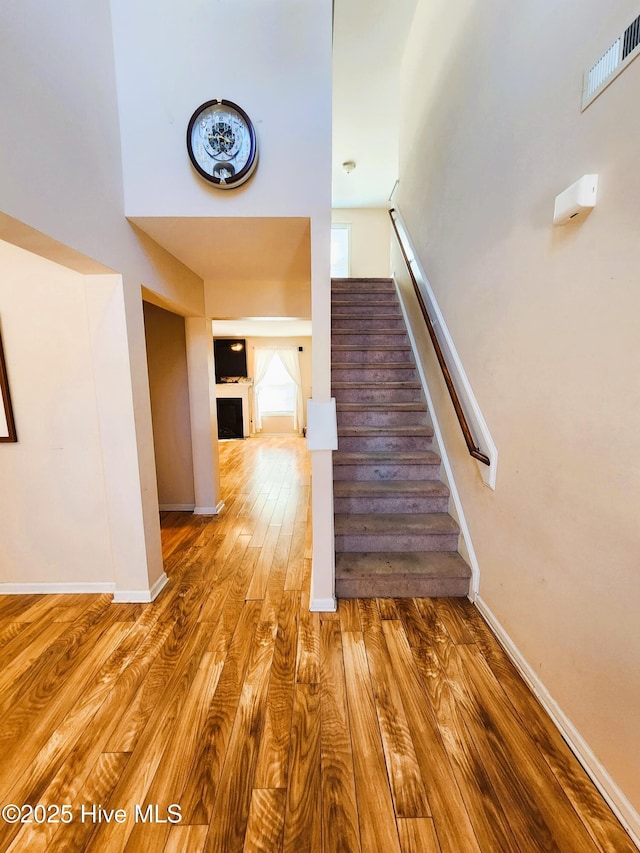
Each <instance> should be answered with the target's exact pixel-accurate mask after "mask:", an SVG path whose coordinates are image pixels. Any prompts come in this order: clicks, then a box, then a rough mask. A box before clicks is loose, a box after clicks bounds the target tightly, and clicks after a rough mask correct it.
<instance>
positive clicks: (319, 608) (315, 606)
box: [309, 597, 338, 613]
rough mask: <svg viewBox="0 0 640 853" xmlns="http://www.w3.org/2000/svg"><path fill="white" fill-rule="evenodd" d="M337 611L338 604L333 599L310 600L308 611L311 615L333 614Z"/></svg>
mask: <svg viewBox="0 0 640 853" xmlns="http://www.w3.org/2000/svg"><path fill="white" fill-rule="evenodd" d="M337 609H338V602H337V600H336V599H335V598H333V597H331V598H312V599H311V601H310V603H309V610H310V611H311V612H312V613H335V612H336V610H337Z"/></svg>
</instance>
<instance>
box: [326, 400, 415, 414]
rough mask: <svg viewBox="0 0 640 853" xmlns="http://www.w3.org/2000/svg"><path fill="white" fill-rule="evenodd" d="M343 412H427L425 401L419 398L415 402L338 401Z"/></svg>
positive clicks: (338, 405) (337, 405) (337, 404)
mask: <svg viewBox="0 0 640 853" xmlns="http://www.w3.org/2000/svg"><path fill="white" fill-rule="evenodd" d="M336 407H337V408H338V409H339V410H341V411H343V412H395V411H397V412H421V411H423V412H425V414H426V411H427V407H426V405H425V403H423V402H421V401H420V400H418V401H417V402H415V403H340V402H338V403H336Z"/></svg>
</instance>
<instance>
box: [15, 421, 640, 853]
mask: <svg viewBox="0 0 640 853" xmlns="http://www.w3.org/2000/svg"><path fill="white" fill-rule="evenodd" d="M221 455H222V462H223V472H224V474H223V493H224V495H223V496H224V500H225V509H224V510H223V512H222V513H221V514H220V515H219V516H217V517H214V518H211V517H194V516H191V515H189V514H186V513H169V514H166V515H165V516H164V518H163V525H162V528H163V529H162V535H163V549H164V557H165V565H166V571H167V574H168V575H169V577H170V581H171V582H170V584H169V585H168V586H167V587H166V588H165V590H163V592H162V593H161V595H160V596H159V597H158V599H157V600H156V601H155V602H153V603H152V604H149V605H124V604H113V603H112V602H111V599H110V596H107V595H101V596H87V595H71V596H63V595H52V596H24V597H10V596H5V597H0V715H1V716H0V806H2V805H5V804H11V803H14V804H17V805H19V806H22V805H23V804H28V805H30V806H33V807H34V808H33V810H31V811H30V810H29V809H28V808H27V809H23V811H22V814H23V816H24V819H25V821H26V822H24V823H13V824H12V823H8V822H6V821H3V820H2V819H0V851H9V850H10V851H17V852H18V853H20V851H25V853H37V851H42V853H45V851H46V853H50V851H64V853H73V851H83V850H90V851H98V853H122V851H131V853H134V851H135V853H138V851H139V853H155V851H157V853H160V851H164V853H199V851H209V853H236V852H237V853H243V852H244V853H276V851H278V853H280V851H285V853H307V851H308V853H474V851H475V853H478V851H481V853H502V851H505V853H507V851H518V852H519V853H537V851H540V853H552V851H562V853H598V851H600V853H632V851H636V848H635V847H634V845H633V844H632V843H631V841H630V839H629V837H628V836H627V835H626V834H625V832H624V831H623V829H622V827H621V826H620V825H619V823H618V822H617V821H616V819H615V817H614V816H613V815H612V813H611V811H610V810H609V808H608V807H607V806H606V804H605V803H604V801H603V800H602V798H601V797H600V796H599V794H598V793H597V791H596V790H595V788H594V787H593V785H592V784H591V782H590V781H589V779H588V778H587V776H586V775H585V773H584V771H583V770H582V768H581V767H580V766H579V764H578V762H577V761H576V759H575V758H574V757H573V755H572V754H571V752H570V751H569V750H568V748H567V746H566V745H565V743H564V741H563V740H562V738H561V737H560V735H559V734H558V732H557V730H556V729H555V728H554V726H553V725H552V723H551V722H550V720H549V719H548V718H547V716H546V715H545V713H544V712H543V710H542V709H541V707H540V706H539V705H538V703H537V702H536V700H535V698H534V697H533V695H532V694H531V693H530V691H529V690H528V688H527V687H526V685H525V684H524V682H523V681H522V679H521V678H520V677H519V675H518V673H517V671H516V670H515V668H514V666H513V665H512V664H511V662H510V661H509V659H508V658H507V657H506V655H505V653H504V652H503V650H502V649H501V647H500V646H499V645H498V644H497V642H496V641H495V639H494V638H493V636H492V634H491V632H490V631H489V629H488V627H487V626H486V624H485V623H484V621H483V620H482V618H481V617H480V616H479V614H478V612H477V611H476V609H475V608H474V607H473V605H472V604H470V603H469V602H468V601H467V600H459V599H406V600H400V599H398V600H389V599H380V600H375V599H366V600H349V601H341V602H340V605H339V609H338V612H337V613H324V614H317V613H310V612H309V610H308V602H309V582H310V558H311V538H310V537H311V530H310V522H309V495H310V489H309V459H308V455H307V453H306V451H305V444H304V441H303V440H302V439H299V438H297V437H293V436H292V437H287V436H273V437H260V438H252V439H249V440H247V441H235V442H224V443H222V444H221ZM71 526H72V521H71V520H70V527H71ZM38 804H40V807H39V808H35V807H36V806H37V805H38ZM42 806H44V807H45V808H44V811H43V809H42ZM55 806H60V807H62V806H65V807H66V808H65V810H64V811H58V812H56V810H55V808H54V807H55ZM83 807H84V820H83V811H82V809H83ZM92 807H94V811H93V812H91V811H90V809H91V808H92ZM149 807H151V808H149ZM117 810H121V811H119V812H118V811H117ZM178 810H179V811H180V813H181V815H182V820H181V822H180V823H173V822H171V820H168V817H173V816H174V815H177V813H178ZM9 816H10V815H9ZM43 817H46V818H48V820H44V821H43ZM98 817H99V818H100V820H98ZM142 818H145V819H144V820H143V819H142ZM67 819H69V821H68V822H65V821H66V820H67Z"/></svg>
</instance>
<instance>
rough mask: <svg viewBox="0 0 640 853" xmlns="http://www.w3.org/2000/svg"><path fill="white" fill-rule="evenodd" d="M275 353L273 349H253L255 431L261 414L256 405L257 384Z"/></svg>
mask: <svg viewBox="0 0 640 853" xmlns="http://www.w3.org/2000/svg"><path fill="white" fill-rule="evenodd" d="M275 353H276V350H274V349H262V348H261V349H258V347H256V348H255V350H254V363H253V372H254V376H253V389H252V392H253V393H252V397H253V415H254V419H255V429H256V431H258V430H261V429H262V415H261V414H260V406H259V405H258V385H259V384H260V383H261V382H262V380H263V379H264V377H265V374H266V372H267V370H268V369H269V365H270V364H271V359H272V358H273V356H274V355H275Z"/></svg>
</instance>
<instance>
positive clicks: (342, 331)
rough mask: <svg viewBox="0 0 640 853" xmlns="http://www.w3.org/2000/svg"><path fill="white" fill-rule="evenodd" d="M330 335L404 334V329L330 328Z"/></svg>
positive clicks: (405, 331)
mask: <svg viewBox="0 0 640 853" xmlns="http://www.w3.org/2000/svg"><path fill="white" fill-rule="evenodd" d="M331 334H332V335H406V334H407V330H406V329H332V330H331Z"/></svg>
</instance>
